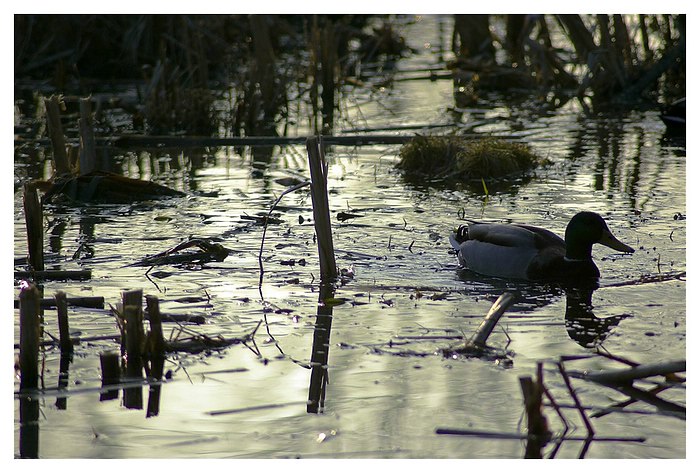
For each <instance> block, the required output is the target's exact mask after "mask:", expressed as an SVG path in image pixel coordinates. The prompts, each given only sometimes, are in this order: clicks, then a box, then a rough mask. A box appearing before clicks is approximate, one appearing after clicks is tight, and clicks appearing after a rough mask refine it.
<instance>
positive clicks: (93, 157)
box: [78, 97, 98, 176]
mask: <svg viewBox="0 0 700 473" xmlns="http://www.w3.org/2000/svg"><path fill="white" fill-rule="evenodd" d="M91 101H92V99H91V98H90V97H87V98H81V99H80V120H79V121H78V122H79V124H80V175H81V176H82V175H83V174H88V173H91V172H93V171H97V170H98V165H97V152H96V150H95V132H94V129H93V126H92V103H91Z"/></svg>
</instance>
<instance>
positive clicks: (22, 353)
mask: <svg viewBox="0 0 700 473" xmlns="http://www.w3.org/2000/svg"><path fill="white" fill-rule="evenodd" d="M39 299H40V296H39V290H38V289H37V287H36V286H35V285H34V284H30V285H29V286H28V287H25V288H24V289H22V290H21V292H20V293H19V339H20V345H19V367H20V373H21V379H20V390H21V391H22V390H25V389H36V388H37V387H38V386H39V367H38V361H39V334H40V318H39V317H40V314H39Z"/></svg>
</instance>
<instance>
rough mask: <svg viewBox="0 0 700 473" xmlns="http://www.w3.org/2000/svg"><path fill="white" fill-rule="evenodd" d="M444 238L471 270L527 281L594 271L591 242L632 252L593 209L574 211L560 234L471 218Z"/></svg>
mask: <svg viewBox="0 0 700 473" xmlns="http://www.w3.org/2000/svg"><path fill="white" fill-rule="evenodd" d="M450 243H451V244H452V246H453V248H454V249H455V250H457V257H458V259H459V262H460V264H461V265H462V266H464V267H465V268H467V269H470V270H472V271H474V272H477V273H480V274H485V275H488V276H497V277H502V278H512V279H526V280H531V281H540V280H553V281H573V282H575V281H585V280H591V279H597V278H598V277H600V271H598V267H597V266H596V265H595V263H594V262H593V259H592V257H591V248H592V246H593V244H594V243H600V244H601V245H605V246H607V247H609V248H612V249H614V250H618V251H623V252H625V253H634V250H633V249H632V248H631V247H629V246H627V245H625V244H624V243H622V242H621V241H619V240H618V239H617V238H615V237H614V236H613V234H612V233H611V232H610V229H609V228H608V226H607V225H606V223H605V220H603V217H601V216H600V215H598V214H597V213H594V212H580V213H577V214H576V215H574V217H573V218H572V219H571V221H570V222H569V225H567V227H566V234H565V237H564V240H562V239H561V238H560V237H559V236H557V235H555V234H554V233H552V232H550V231H549V230H545V229H544V228H538V227H533V226H530V225H516V224H494V223H478V222H473V223H471V224H469V225H462V226H460V227H459V228H458V229H457V231H456V233H455V234H454V235H450Z"/></svg>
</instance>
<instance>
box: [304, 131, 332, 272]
mask: <svg viewBox="0 0 700 473" xmlns="http://www.w3.org/2000/svg"><path fill="white" fill-rule="evenodd" d="M306 150H307V152H308V154H309V171H310V173H311V203H312V205H313V214H314V228H315V229H316V239H317V245H318V258H319V264H320V267H321V282H330V281H332V280H334V279H336V278H337V277H338V268H337V267H336V265H335V252H334V250H333V235H332V232H331V217H330V210H329V207H328V182H327V179H328V164H327V163H326V159H325V155H324V152H323V142H321V141H320V139H319V137H317V136H310V137H308V138H307V139H306Z"/></svg>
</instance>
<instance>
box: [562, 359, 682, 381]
mask: <svg viewBox="0 0 700 473" xmlns="http://www.w3.org/2000/svg"><path fill="white" fill-rule="evenodd" d="M685 366H686V361H685V360H681V361H670V362H663V363H650V364H646V365H639V366H635V367H633V368H628V369H621V370H607V371H601V372H598V373H590V372H586V373H575V374H572V376H574V375H575V376H576V377H580V378H583V379H588V380H591V381H595V382H596V383H601V384H606V385H626V384H630V383H631V382H633V381H634V380H636V379H641V378H647V377H649V376H667V375H670V374H673V373H679V372H683V371H685Z"/></svg>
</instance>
